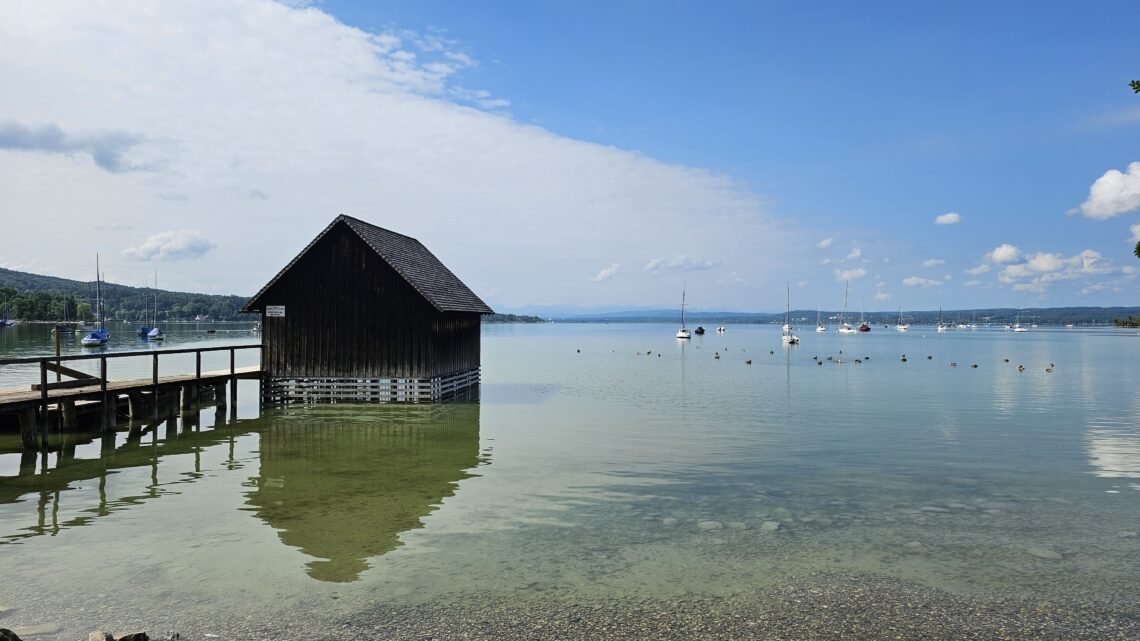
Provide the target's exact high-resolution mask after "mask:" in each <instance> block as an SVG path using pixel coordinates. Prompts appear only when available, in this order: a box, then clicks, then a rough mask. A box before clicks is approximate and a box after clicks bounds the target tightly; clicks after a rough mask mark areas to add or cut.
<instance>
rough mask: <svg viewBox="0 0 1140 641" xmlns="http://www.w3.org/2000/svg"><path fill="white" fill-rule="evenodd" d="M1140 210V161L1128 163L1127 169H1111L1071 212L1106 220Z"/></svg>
mask: <svg viewBox="0 0 1140 641" xmlns="http://www.w3.org/2000/svg"><path fill="white" fill-rule="evenodd" d="M1137 210H1140V162H1133V163H1130V164H1129V165H1128V169H1127V171H1124V172H1122V171H1118V170H1116V169H1109V170H1108V171H1106V172H1104V175H1103V176H1101V177H1100V178H1097V179H1096V182H1094V183H1093V184H1092V187H1090V188H1089V197H1088V198H1087V199H1086V200H1085V202H1083V203H1081V205H1080V207H1077V208H1074V209H1070V210H1069V212H1068V213H1069V214H1070V215H1071V214H1076V213H1080V214H1081V215H1082V216H1084V217H1086V218H1095V219H1097V220H1105V219H1108V218H1112V217H1113V216H1119V215H1120V214H1127V213H1130V212H1133V211H1137Z"/></svg>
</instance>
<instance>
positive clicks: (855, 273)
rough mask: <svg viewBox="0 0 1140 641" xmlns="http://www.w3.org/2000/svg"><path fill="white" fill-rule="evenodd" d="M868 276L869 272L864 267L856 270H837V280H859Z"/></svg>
mask: <svg viewBox="0 0 1140 641" xmlns="http://www.w3.org/2000/svg"><path fill="white" fill-rule="evenodd" d="M866 275H867V270H866V269H863V268H862V267H856V268H855V269H837V270H835V280H857V279H860V278H862V277H864V276H866Z"/></svg>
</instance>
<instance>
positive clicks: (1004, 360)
mask: <svg viewBox="0 0 1140 641" xmlns="http://www.w3.org/2000/svg"><path fill="white" fill-rule="evenodd" d="M1001 362H1003V363H1008V362H1009V359H1008V358H1003V359H1001Z"/></svg>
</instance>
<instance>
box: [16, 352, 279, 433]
mask: <svg viewBox="0 0 1140 641" xmlns="http://www.w3.org/2000/svg"><path fill="white" fill-rule="evenodd" d="M250 349H255V350H258V351H259V352H260V350H261V345H260V344H254V345H228V346H223V347H201V348H189V349H163V350H157V351H133V352H104V353H99V354H77V355H70V356H34V357H25V358H7V359H0V366H3V365H20V364H23V365H28V364H37V365H39V383H33V384H32V385H31V386H30V389H6V390H0V416H3V415H15V416H16V417H17V420H18V421H19V425H20V435H21V437H22V439H23V442H24V446H25V447H27V448H32V449H34V448H40V449H47V439H48V432H49V430H50V428H51V427H52V423H55V425H56V427H57V428H58V429H60V430H63V429H73V428H75V427H76V426H77V421H78V417H79V415H80V414H81V413H86V412H90V411H92V410H94V411H96V412H98V414H99V425H100V427H102V428H103V429H108V428H111V427H114V426H115V421H116V417H117V415H118V411H119V406H120V404H121V401H122V400H123V398H124V397H125V398H126V400H127V408H128V411H129V414H130V416H131V417H132V418H147V417H149V418H158V416H159V413H160V412H161V411H164V410H169V409H177V408H183V409H185V408H190V407H194V406H195V404H196V403H197V401H198V399H199V398H200V396H201V395H202V392H203V389H205V390H208V391H209V392H212V393H213V394H214V395H215V397H216V399H217V401H218V403H219V404H220V405H223V406H224V404H225V396H226V394H225V387H226V385H229V397H230V406H231V407H233V406H236V404H237V381H238V379H252V380H260V379H261V372H262V370H261V366H260V365H254V366H249V367H236V352H238V351H240V350H250ZM227 351H228V352H229V357H230V359H229V368H228V369H224V370H215V371H208V372H203V371H202V354H203V353H207V352H227ZM175 354H194V362H195V368H194V372H193V373H189V374H176V375H167V376H159V367H158V364H159V357H160V356H169V355H175ZM139 357H144V358H145V357H149V358H150V359H151V360H152V369H151V371H152V374H151V376H150V377H149V378H140V379H130V380H109V379H108V376H107V361H108V360H112V359H117V358H139ZM83 360H98V361H99V374H98V375H93V374H88V373H86V372H81V371H78V370H74V369H71V368H68V367H65V366H64V365H63V363H64V362H67V361H83ZM49 374H52V375H53V376H52V377H53V378H55V380H54V381H51V382H49V380H48V378H49V376H48V375H49ZM63 377H68V380H63ZM53 407H54V408H55V410H54V412H53V411H52V408H53ZM53 417H54V418H55V420H54V421H53V420H52V419H53Z"/></svg>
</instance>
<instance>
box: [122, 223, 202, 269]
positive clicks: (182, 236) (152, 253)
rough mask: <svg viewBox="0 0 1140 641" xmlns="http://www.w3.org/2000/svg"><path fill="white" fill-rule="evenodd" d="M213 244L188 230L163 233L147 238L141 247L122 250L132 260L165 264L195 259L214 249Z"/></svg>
mask: <svg viewBox="0 0 1140 641" xmlns="http://www.w3.org/2000/svg"><path fill="white" fill-rule="evenodd" d="M214 247H215V245H214V243H212V242H210V241H208V240H206V239H205V238H204V237H203V236H202V235H201V234H199V233H198V232H196V231H191V230H188V229H179V230H177V231H164V232H161V233H158V234H155V235H153V236H151V237H149V238H147V239H146V240H145V241H144V242H143V243H142V244H141V245H139V246H137V247H130V248H128V249H124V250H123V256H125V257H127V258H130V259H132V260H139V261H150V262H167V261H174V260H186V259H189V258H197V257H199V256H202V255H204V254H207V253H209V252H210V250H212V249H214Z"/></svg>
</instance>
